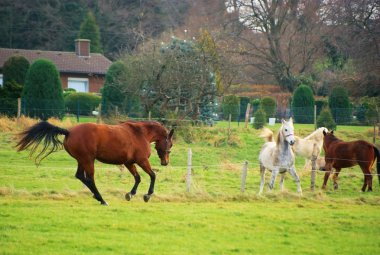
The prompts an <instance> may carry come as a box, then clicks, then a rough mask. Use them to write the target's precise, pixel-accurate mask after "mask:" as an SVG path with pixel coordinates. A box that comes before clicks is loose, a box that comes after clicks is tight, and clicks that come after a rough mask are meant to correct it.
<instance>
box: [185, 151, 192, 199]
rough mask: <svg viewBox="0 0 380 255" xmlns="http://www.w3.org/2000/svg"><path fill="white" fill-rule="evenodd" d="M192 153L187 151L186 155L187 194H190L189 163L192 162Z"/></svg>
mask: <svg viewBox="0 0 380 255" xmlns="http://www.w3.org/2000/svg"><path fill="white" fill-rule="evenodd" d="M192 156H193V153H192V152H191V149H189V152H188V153H187V174H186V190H187V192H190V187H191V166H192V164H191V161H192Z"/></svg>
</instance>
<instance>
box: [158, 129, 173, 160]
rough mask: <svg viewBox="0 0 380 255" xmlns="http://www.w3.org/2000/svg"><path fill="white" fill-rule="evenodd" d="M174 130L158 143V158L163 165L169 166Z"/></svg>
mask: <svg viewBox="0 0 380 255" xmlns="http://www.w3.org/2000/svg"><path fill="white" fill-rule="evenodd" d="M173 134H174V129H172V130H170V132H169V134H168V135H167V136H165V137H163V138H161V139H159V140H157V141H156V146H155V148H156V150H157V154H158V157H159V158H160V159H161V165H163V166H167V165H168V164H169V154H170V149H171V148H172V146H173Z"/></svg>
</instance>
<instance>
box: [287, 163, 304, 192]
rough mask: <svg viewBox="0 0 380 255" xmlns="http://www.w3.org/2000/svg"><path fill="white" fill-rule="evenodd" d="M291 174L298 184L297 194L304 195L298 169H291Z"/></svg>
mask: <svg viewBox="0 0 380 255" xmlns="http://www.w3.org/2000/svg"><path fill="white" fill-rule="evenodd" d="M289 173H290V174H291V175H292V176H293V178H294V181H295V182H296V184H297V192H298V193H300V194H302V189H301V180H300V177H299V176H298V174H297V171H296V168H295V167H294V166H292V167H290V168H289Z"/></svg>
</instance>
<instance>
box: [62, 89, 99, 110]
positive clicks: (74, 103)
mask: <svg viewBox="0 0 380 255" xmlns="http://www.w3.org/2000/svg"><path fill="white" fill-rule="evenodd" d="M100 102H101V97H100V96H98V95H95V94H91V93H84V92H78V93H70V94H68V95H67V96H66V97H65V106H66V109H67V110H68V112H69V113H72V114H78V115H92V111H94V110H95V108H96V107H98V106H99V104H100Z"/></svg>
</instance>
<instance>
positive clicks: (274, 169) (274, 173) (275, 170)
mask: <svg viewBox="0 0 380 255" xmlns="http://www.w3.org/2000/svg"><path fill="white" fill-rule="evenodd" d="M279 170H280V169H279V168H278V167H275V168H273V170H272V176H271V178H270V182H269V189H273V187H274V182H275V180H276V177H277V175H278V172H279Z"/></svg>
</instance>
